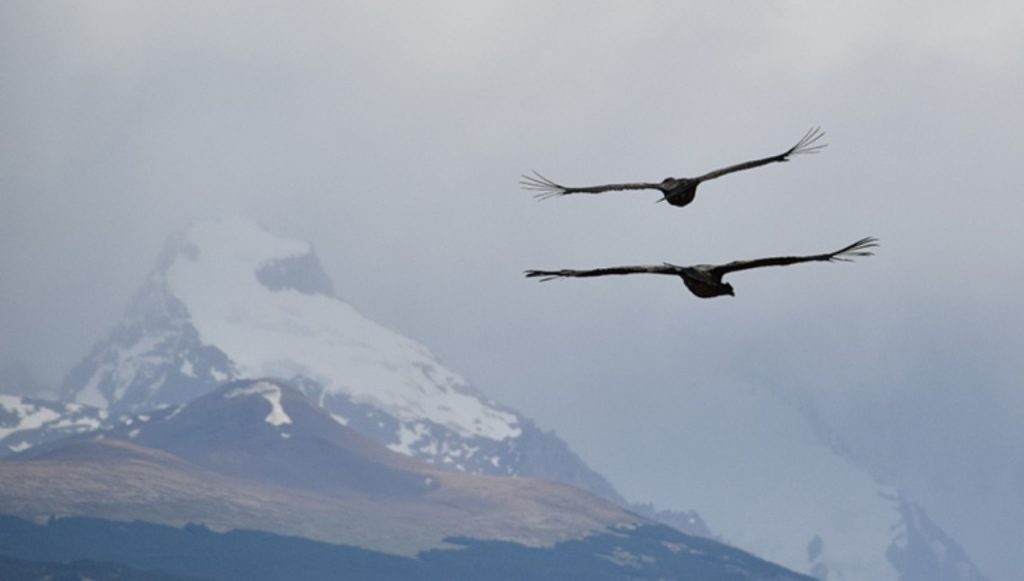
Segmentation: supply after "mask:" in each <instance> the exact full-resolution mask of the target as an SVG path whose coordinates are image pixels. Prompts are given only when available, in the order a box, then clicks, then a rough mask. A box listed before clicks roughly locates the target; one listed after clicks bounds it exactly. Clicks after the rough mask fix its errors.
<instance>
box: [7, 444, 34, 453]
mask: <svg viewBox="0 0 1024 581" xmlns="http://www.w3.org/2000/svg"><path fill="white" fill-rule="evenodd" d="M31 447H32V444H29V443H28V442H21V443H19V444H12V445H10V446H7V449H8V450H10V451H11V452H14V453H15V454H17V453H18V452H24V451H25V450H28V449H29V448H31Z"/></svg>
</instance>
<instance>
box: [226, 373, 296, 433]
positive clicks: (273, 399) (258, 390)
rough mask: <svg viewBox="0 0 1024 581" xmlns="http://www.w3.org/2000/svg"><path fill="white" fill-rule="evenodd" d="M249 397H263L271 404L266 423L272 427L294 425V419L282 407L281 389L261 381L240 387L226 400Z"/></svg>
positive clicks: (227, 394) (228, 393)
mask: <svg viewBox="0 0 1024 581" xmlns="http://www.w3.org/2000/svg"><path fill="white" fill-rule="evenodd" d="M247 395H261V396H263V398H264V399H266V400H267V401H268V402H270V413H269V414H267V417H266V418H265V419H266V422H267V423H268V424H270V425H272V426H282V425H284V424H290V423H292V419H291V418H290V417H288V414H286V413H285V411H284V406H282V405H281V388H280V387H278V386H276V385H274V384H273V383H269V382H266V381H259V382H256V383H254V384H253V385H251V386H249V387H239V388H236V389H233V390H231V391H229V392H227V393H226V394H224V397H225V398H226V399H232V398H236V397H243V396H247Z"/></svg>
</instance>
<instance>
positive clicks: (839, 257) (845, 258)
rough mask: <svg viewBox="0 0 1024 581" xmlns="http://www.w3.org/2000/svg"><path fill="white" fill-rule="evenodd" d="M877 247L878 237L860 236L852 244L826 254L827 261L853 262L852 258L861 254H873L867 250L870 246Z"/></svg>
mask: <svg viewBox="0 0 1024 581" xmlns="http://www.w3.org/2000/svg"><path fill="white" fill-rule="evenodd" d="M877 247H878V238H875V237H874V236H868V237H867V238H861V239H860V240H858V241H856V242H854V243H853V244H851V245H849V246H847V247H845V248H840V249H839V250H836V251H835V252H833V253H832V254H829V255H828V261H829V262H853V259H854V258H857V257H862V256H874V255H875V253H874V252H872V251H871V250H869V249H870V248H877Z"/></svg>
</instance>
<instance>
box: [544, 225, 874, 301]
mask: <svg viewBox="0 0 1024 581" xmlns="http://www.w3.org/2000/svg"><path fill="white" fill-rule="evenodd" d="M876 246H878V239H877V238H873V237H868V238H861V239H860V240H858V241H856V242H854V243H853V244H850V245H849V246H846V247H844V248H840V249H839V250H836V251H835V252H829V253H827V254H815V255H812V256H776V257H773V258H758V259H756V260H735V261H733V262H730V263H728V264H719V265H711V264H698V265H695V266H679V265H676V264H669V263H668V262H665V263H662V264H660V265H653V266H613V267H610V268H596V269H593V270H567V269H563V270H527V271H526V276H527V277H529V278H535V277H536V278H540V280H541V281H542V282H543V281H546V280H552V279H556V278H565V277H588V276H606V275H612V274H671V275H675V276H678V277H679V278H681V279H683V284H685V285H686V288H688V289H690V292H691V293H693V294H695V295H697V296H698V297H700V298H702V299H709V298H712V297H718V296H722V295H729V296H735V293H734V292H733V288H732V285H731V284H729V283H727V282H722V277H723V276H725V275H727V274H729V273H731V272H736V271H738V270H748V269H751V268H761V267H762V266H786V265H789V264H797V263H800V262H816V261H817V262H852V261H853V259H854V258H855V257H858V256H872V255H873V254H874V252H872V251H871V250H870V249H871V248H875V247H876Z"/></svg>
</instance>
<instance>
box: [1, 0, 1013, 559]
mask: <svg viewBox="0 0 1024 581" xmlns="http://www.w3.org/2000/svg"><path fill="white" fill-rule="evenodd" d="M1022 26H1024V5H1022V4H1020V3H1016V2H1009V1H1006V2H972V3H966V2H902V3H899V4H897V5H894V4H892V3H888V2H881V1H866V2H858V3H856V4H851V3H840V2H817V3H813V4H811V3H800V2H763V3H739V2H726V3H721V2H704V3H685V4H683V3H669V2H650V3H642V4H638V3H626V2H600V3H592V2H591V3H586V4H585V5H583V4H576V3H568V2H562V3H548V2H488V3H479V2H444V3H430V4H414V3H323V4H320V3H316V4H312V3H311V4H306V5H302V6H298V7H297V6H294V5H291V4H289V5H285V4H280V5H275V6H270V5H267V4H259V5H252V4H250V3H229V2H218V3H213V4H210V3H199V2H183V3H157V2H76V3H57V2H7V3H4V4H3V5H2V6H0V103H2V107H0V272H2V273H3V274H2V276H0V297H2V300H0V328H2V329H3V330H4V332H3V333H0V360H2V361H14V360H21V361H24V362H26V363H27V364H28V365H29V367H30V368H31V370H32V371H33V372H34V373H35V374H36V375H37V377H38V378H40V380H41V381H43V382H44V383H46V384H49V385H51V386H55V385H57V384H59V383H60V381H61V378H62V377H63V375H64V374H65V373H66V372H67V371H68V369H69V368H70V367H71V365H73V364H74V363H75V362H77V361H78V360H79V359H81V358H82V357H83V356H84V355H85V354H86V352H87V351H88V349H89V347H90V345H91V344H92V343H93V342H95V341H96V340H98V339H99V338H100V337H101V336H102V335H103V333H105V332H106V331H107V329H109V328H110V327H111V326H112V325H113V324H114V323H115V322H116V321H117V320H118V318H119V317H120V315H121V314H122V312H123V310H124V309H125V307H126V306H127V304H128V302H129V300H130V298H131V295H132V293H133V292H134V291H135V290H136V288H137V287H138V285H139V284H140V283H141V282H142V280H143V279H144V277H145V275H146V273H147V272H148V271H149V270H150V269H151V268H152V267H153V265H154V261H155V258H156V255H157V254H158V252H159V250H160V248H161V246H162V245H163V242H164V240H165V238H166V237H167V236H168V234H170V233H172V232H175V231H177V230H180V229H182V228H184V227H185V226H187V225H188V224H189V223H191V222H193V221H195V220H197V219H203V218H207V217H211V216H219V215H224V214H235V213H239V214H244V215H247V216H250V217H253V218H254V219H256V220H259V221H260V222H261V223H263V224H264V225H265V226H266V227H267V228H268V229H270V230H271V231H273V232H275V233H278V234H281V235H284V236H288V237H292V238H299V239H304V240H309V241H311V242H313V244H314V245H315V247H316V248H317V252H318V254H319V256H320V259H321V261H322V262H323V263H324V265H325V267H326V268H327V270H328V271H329V272H330V274H331V276H332V277H333V278H334V282H335V285H336V287H337V289H338V294H339V295H340V296H341V297H342V298H344V299H345V300H347V301H349V302H351V303H352V304H353V305H355V306H356V307H357V308H359V309H360V310H361V311H362V312H363V313H365V314H366V315H367V316H368V317H370V318H373V319H375V320H377V321H379V322H381V323H383V324H386V325H388V326H390V327H392V328H394V329H396V330H398V331H401V332H403V333H405V334H408V335H410V336H412V337H415V338H416V339H418V340H420V341H422V342H423V343H425V344H426V345H428V346H430V348H431V349H432V350H433V351H434V352H435V353H437V354H439V355H440V356H441V357H442V358H443V359H444V360H445V362H446V363H447V364H448V365H449V366H450V367H451V368H453V369H456V370H459V371H460V372H461V373H463V374H464V375H466V376H467V377H468V378H469V379H470V380H471V381H472V382H473V383H474V384H475V385H476V386H478V387H479V388H480V389H482V390H483V391H484V392H485V393H487V394H488V395H490V396H492V397H493V398H495V399H496V400H498V401H501V402H503V403H505V404H508V405H511V406H513V407H515V408H517V409H519V410H521V411H522V412H524V413H525V414H526V415H528V416H530V417H532V418H535V419H536V420H537V422H538V423H539V424H540V425H541V426H543V427H545V428H547V429H555V430H557V431H558V433H559V434H561V435H562V436H563V437H564V438H565V439H566V440H567V441H568V442H569V443H570V445H571V446H572V447H573V449H574V450H576V451H577V452H578V453H579V454H580V455H581V456H582V457H583V458H585V459H586V460H587V462H588V463H590V464H591V465H592V466H593V467H595V468H596V469H597V470H599V471H601V472H602V473H603V474H605V475H607V476H608V477H609V478H610V480H611V481H612V482H613V483H614V484H615V485H616V486H617V487H619V489H620V490H622V491H623V493H625V494H626V495H627V496H629V497H630V498H633V499H636V500H652V501H655V502H656V503H658V504H659V506H664V507H669V508H678V509H688V508H697V509H698V510H700V506H699V502H700V498H701V494H714V493H715V492H714V491H713V490H710V489H712V488H714V487H715V486H716V483H717V482H720V481H721V480H722V479H723V478H730V477H732V476H733V475H734V474H740V475H743V474H745V473H744V471H743V469H742V465H740V467H737V465H736V464H735V460H734V459H730V458H731V454H732V451H735V450H744V449H746V450H753V452H751V453H753V454H759V453H761V452H760V451H757V449H756V448H755V447H752V443H751V438H752V437H754V434H756V433H757V432H756V430H757V429H758V428H756V427H752V425H753V424H756V423H757V421H756V420H757V418H759V417H760V415H759V414H760V412H761V411H763V410H762V408H760V407H758V405H759V404H758V403H757V402H762V401H764V400H765V398H781V399H782V400H784V401H789V402H795V403H796V405H797V406H798V407H800V409H803V410H808V411H807V413H809V414H813V415H815V417H819V418H822V420H823V422H825V423H826V424H827V425H829V426H830V429H831V430H833V431H834V432H835V433H836V435H837V437H838V438H840V439H841V440H842V441H843V442H844V444H845V445H846V446H848V447H849V448H850V449H851V450H852V453H853V454H854V455H859V456H861V457H867V458H869V459H867V460H864V461H865V462H867V463H869V464H872V465H873V469H874V470H875V471H876V474H877V476H878V477H879V478H881V479H884V480H890V481H892V482H894V483H897V484H899V485H901V486H905V487H907V488H908V489H909V490H913V491H916V494H917V495H918V498H919V499H920V502H923V503H924V504H925V506H926V507H927V508H928V510H929V511H930V512H931V514H932V516H933V518H934V519H935V520H936V521H937V522H939V524H940V525H942V526H943V527H944V528H945V529H946V530H947V532H950V533H951V534H952V535H953V536H955V537H956V538H957V539H958V540H960V541H961V542H962V543H964V545H965V547H966V548H967V550H968V552H969V553H970V554H971V556H972V557H973V558H975V560H976V561H977V562H978V564H979V567H980V568H981V569H982V570H983V571H984V572H986V573H987V574H989V575H992V576H993V577H995V578H1000V577H1001V576H1005V575H1008V574H1010V573H1011V572H1013V571H1019V570H1020V569H1021V568H1022V567H1024V562H1022V561H1021V560H1020V557H1019V556H1018V555H1017V554H1016V553H1018V552H1019V551H1016V550H1014V548H1013V547H1014V543H1015V542H1014V541H1013V540H1012V539H1013V538H1018V539H1019V537H1015V536H1014V535H1015V534H1018V533H1019V532H1020V531H1021V528H1020V525H1019V524H1018V522H1019V521H1020V519H1021V518H1022V517H1024V514H1021V511H1024V508H1022V507H1024V461H1022V456H1021V454H1020V451H1019V443H1020V442H1021V441H1022V440H1024V427H1022V426H1024V422H1022V421H1021V420H1022V418H1024V392H1022V389H1021V381H1020V377H1021V375H1022V372H1024V364H1022V360H1021V357H1020V354H1021V353H1022V352H1024V332H1022V329H1024V310H1022V309H1021V306H1020V300H1021V299H1020V297H1021V296H1022V295H1024V264H1022V261H1021V259H1020V256H1019V253H1020V251H1021V248H1024V230H1022V229H1021V227H1020V220H1021V216H1022V215H1024V192H1022V191H1021V186H1020V184H1021V183H1024V169H1022V165H1021V163H1020V162H1019V157H1020V152H1021V151H1024V135H1022V131H1021V128H1022V114H1021V106H1020V99H1021V95H1024V34H1021V32H1022V30H1024V28H1022ZM817 125H820V126H822V127H823V128H824V130H825V131H826V132H827V136H826V139H825V141H827V142H828V143H829V147H828V148H827V149H826V150H825V151H823V152H822V153H821V154H820V155H816V156H805V157H799V158H796V159H794V160H793V161H792V162H790V163H787V164H776V165H773V166H769V167H766V168H761V169H758V170H754V171H751V172H745V173H743V174H737V175H734V176H729V177H727V178H723V179H721V180H718V181H715V182H710V183H708V184H705V185H703V186H701V189H700V190H699V192H698V196H697V200H696V202H694V203H693V204H692V205H691V206H689V207H686V208H683V209H679V208H671V207H667V206H666V205H665V204H655V203H654V202H655V200H656V199H657V195H656V194H654V193H652V192H646V193H644V192H620V193H610V194H604V195H602V196H574V197H567V198H562V199H556V200H548V201H544V202H537V201H535V200H534V199H533V198H532V197H531V196H530V194H529V193H528V192H525V191H522V190H520V189H519V187H518V185H517V180H518V176H519V174H521V173H525V172H527V171H529V170H530V169H536V170H538V171H540V172H541V173H544V174H545V175H548V176H549V177H551V178H552V179H555V180H556V181H561V182H563V183H567V184H571V185H586V184H591V183H595V184H596V183H605V182H613V181H631V180H645V181H646V180H651V181H653V180H660V179H662V178H664V177H665V176H670V175H671V176H690V175H697V174H699V173H703V172H704V171H707V170H710V169H713V168H716V167H719V166H722V165H726V164H729V163H734V162H738V161H743V160H746V159H751V158H755V157H763V156H766V155H770V154H775V153H779V152H781V151H783V150H784V149H785V148H787V147H789V146H790V145H792V143H794V142H795V141H796V140H797V139H798V138H799V137H800V136H801V135H802V134H803V133H804V132H805V131H806V130H807V129H808V128H810V127H812V126H817ZM869 235H873V236H877V237H879V238H880V240H881V243H882V246H881V248H880V249H879V252H878V255H877V256H875V257H872V258H866V259H863V260H860V261H858V262H857V263H854V264H842V263H841V264H809V265H800V266H793V267H788V268H785V269H769V270H759V271H749V272H743V273H737V274H734V275H732V276H730V278H729V280H730V282H732V284H733V285H734V286H735V287H736V297H735V298H732V297H723V298H719V299H714V300H706V301H702V300H699V299H696V298H694V297H692V296H690V295H689V293H687V292H686V289H685V288H683V286H682V285H681V284H680V283H679V281H676V280H670V279H667V278H661V277H627V278H622V279H593V280H566V281H559V282H549V283H545V284H538V283H536V282H535V281H532V280H527V279H524V278H523V276H522V271H523V270H524V269H527V268H542V269H549V268H589V267H598V266H610V265H618V264H656V263H659V262H662V261H669V262H674V263H678V264H695V263H704V262H707V263H715V262H727V261H729V260H733V259H741V258H756V257H760V256H771V255H783V254H809V253H819V252H825V251H830V250H834V249H836V248H839V247H841V246H843V245H845V244H848V243H850V242H852V241H854V240H856V239H858V238H861V237H863V236H869ZM772 401H774V399H773V400H772ZM751 418H754V420H755V421H753V422H751V421H750V420H751ZM695 426H697V428H695ZM695 430H696V434H695ZM701 435H704V436H705V437H700V436H701ZM723 437H728V438H729V440H728V441H727V442H726V441H723V440H722V438H723ZM765 453H769V454H770V453H771V452H765ZM766 461H770V458H768V459H767V460H766ZM723 494H724V492H723ZM1005 498H1015V499H1016V500H1017V503H1018V504H1017V505H1016V507H1017V508H1015V509H1012V510H1010V509H1008V508H1007V507H1006V505H1005V504H1003V503H1001V502H996V501H995V500H994V499H1005ZM951 499H953V500H952V501H951ZM1014 511H1017V512H1014ZM711 525H712V527H713V525H714V523H713V522H711ZM986 536H988V538H990V539H991V540H990V541H989V542H981V541H979V540H977V539H983V538H986ZM972 539H974V540H972Z"/></svg>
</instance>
